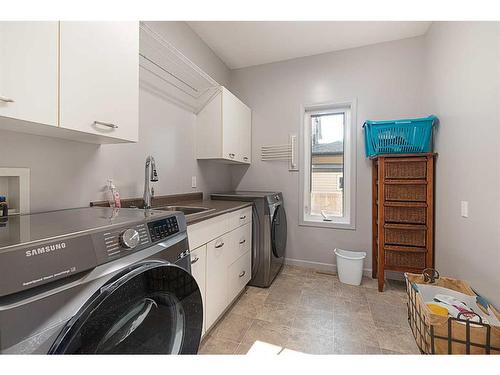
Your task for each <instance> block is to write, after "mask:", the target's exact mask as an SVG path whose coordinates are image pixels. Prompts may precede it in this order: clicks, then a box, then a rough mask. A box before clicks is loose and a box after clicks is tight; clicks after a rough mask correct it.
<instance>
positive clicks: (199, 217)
mask: <svg viewBox="0 0 500 375" xmlns="http://www.w3.org/2000/svg"><path fill="white" fill-rule="evenodd" d="M214 202H217V203H214ZM175 205H176V206H193V207H205V208H213V209H214V210H212V211H208V212H201V213H199V214H194V215H191V216H186V224H187V225H188V226H190V225H192V224H198V223H200V222H202V221H205V220H208V219H212V218H214V217H217V216H220V215H224V214H228V213H231V212H234V211H238V210H241V209H243V208H246V207H251V206H252V205H253V203H252V202H242V201H220V200H217V201H213V200H190V201H179V202H176V203H175ZM153 209H154V208H153Z"/></svg>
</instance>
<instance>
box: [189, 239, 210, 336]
mask: <svg viewBox="0 0 500 375" xmlns="http://www.w3.org/2000/svg"><path fill="white" fill-rule="evenodd" d="M206 265H207V245H203V246H200V247H199V248H197V249H195V250H192V251H191V274H192V275H193V277H194V279H195V280H196V282H197V283H198V287H199V288H200V292H201V299H202V301H203V328H202V335H204V334H205V331H206V323H205V319H206V310H207V309H206V302H205V301H206V299H205V293H206V289H205V283H206Z"/></svg>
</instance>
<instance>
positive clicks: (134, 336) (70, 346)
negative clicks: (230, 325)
mask: <svg viewBox="0 0 500 375" xmlns="http://www.w3.org/2000/svg"><path fill="white" fill-rule="evenodd" d="M202 323H203V306H202V301H201V294H200V290H199V288H198V285H197V284H196V281H195V280H194V278H193V277H192V276H191V275H190V274H189V273H188V272H186V271H185V270H184V269H182V268H180V267H178V266H176V265H173V264H170V263H166V262H157V261H155V262H147V263H142V264H140V265H137V266H136V267H134V268H132V269H129V270H127V271H125V272H123V273H121V274H119V275H117V276H115V277H114V278H113V279H111V280H110V281H109V282H108V283H106V284H105V285H103V287H102V288H101V289H100V290H99V291H98V292H97V293H95V294H94V296H93V297H92V298H91V299H90V300H89V301H88V302H87V303H86V304H85V305H84V306H83V307H82V309H81V310H80V312H79V313H78V314H76V315H75V316H74V317H73V319H71V320H70V322H69V323H68V325H67V326H66V328H65V329H64V330H63V331H62V332H61V334H60V335H59V337H58V339H57V340H56V342H55V343H54V345H53V347H52V348H51V350H50V353H54V354H196V353H197V351H198V346H199V344H200V338H201V327H202Z"/></svg>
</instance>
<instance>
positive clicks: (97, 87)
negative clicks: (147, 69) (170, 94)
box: [0, 21, 139, 143]
mask: <svg viewBox="0 0 500 375" xmlns="http://www.w3.org/2000/svg"><path fill="white" fill-rule="evenodd" d="M20 120H21V121H20ZM40 124H43V125H50V126H41V125H40ZM0 129H5V130H13V131H20V132H25V133H31V134H38V135H45V136H52V137H58V138H67V139H72V140H76V141H82V142H90V143H120V142H137V140H138V132H139V23H138V22H32V21H29V22H18V21H14V22H8V21H5V22H0Z"/></svg>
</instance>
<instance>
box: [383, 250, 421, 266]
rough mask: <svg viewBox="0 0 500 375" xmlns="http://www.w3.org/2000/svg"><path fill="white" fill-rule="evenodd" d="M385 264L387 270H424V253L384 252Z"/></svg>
mask: <svg viewBox="0 0 500 375" xmlns="http://www.w3.org/2000/svg"><path fill="white" fill-rule="evenodd" d="M385 264H386V266H387V268H401V267H404V268H411V269H423V268H425V252H420V251H411V252H403V251H387V250H386V251H385Z"/></svg>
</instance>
